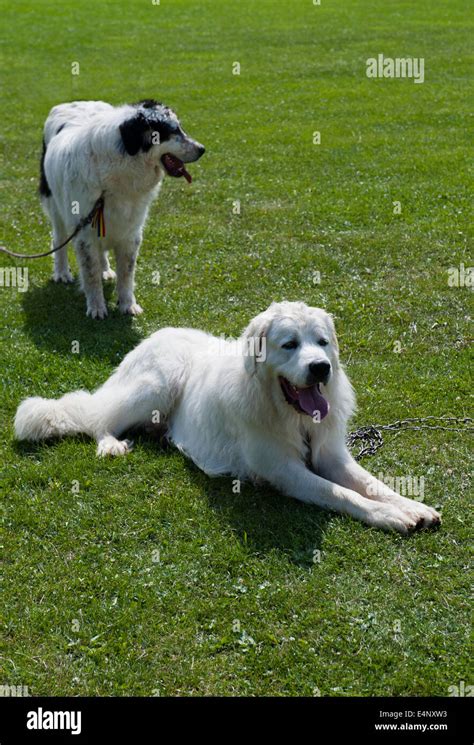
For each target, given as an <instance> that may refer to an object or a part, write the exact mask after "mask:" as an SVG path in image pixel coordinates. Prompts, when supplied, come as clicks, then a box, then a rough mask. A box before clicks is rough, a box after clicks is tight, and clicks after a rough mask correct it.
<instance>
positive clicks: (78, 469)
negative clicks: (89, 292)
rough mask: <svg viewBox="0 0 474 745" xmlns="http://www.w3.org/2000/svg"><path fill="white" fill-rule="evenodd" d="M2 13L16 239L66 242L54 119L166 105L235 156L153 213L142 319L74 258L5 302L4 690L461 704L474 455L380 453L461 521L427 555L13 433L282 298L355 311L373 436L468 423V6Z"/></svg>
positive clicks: (291, 509)
mask: <svg viewBox="0 0 474 745" xmlns="http://www.w3.org/2000/svg"><path fill="white" fill-rule="evenodd" d="M0 7H1V13H2V18H3V20H4V23H3V29H4V30H3V38H2V43H1V47H0V52H1V59H0V62H1V67H2V71H3V73H2V77H3V85H2V90H1V103H2V125H1V136H0V153H1V160H2V164H1V173H2V180H1V200H2V201H1V236H2V241H1V242H2V243H5V244H6V245H8V246H9V247H11V248H13V249H14V250H21V251H24V252H32V251H40V250H45V249H46V248H47V247H48V245H49V226H48V223H47V220H46V218H45V217H44V216H43V215H42V212H41V210H40V206H39V202H38V198H37V192H36V189H37V171H38V158H39V152H40V145H41V130H42V125H43V122H44V119H45V117H46V115H47V113H48V111H49V109H50V107H51V106H52V105H53V104H55V103H58V102H61V101H64V100H70V99H72V98H86V99H94V98H101V99H105V100H107V101H110V102H112V103H119V102H123V101H133V100H137V99H139V98H142V97H147V96H148V97H149V96H156V97H157V98H159V99H162V100H164V101H165V102H167V103H168V104H169V105H171V106H173V107H174V108H176V109H177V111H178V113H179V114H180V116H181V118H182V121H183V124H184V126H185V128H186V129H187V130H188V131H189V132H190V134H192V135H194V136H195V137H196V138H197V139H199V140H200V141H201V142H203V143H204V144H205V145H206V146H207V153H206V155H205V157H204V158H203V159H202V161H200V162H199V163H198V164H195V165H194V166H192V173H193V176H194V182H193V184H192V185H191V186H188V185H187V184H186V183H184V181H183V180H180V181H179V182H177V181H172V180H171V179H168V180H167V182H166V184H165V187H164V189H163V191H162V196H161V198H160V199H159V201H158V202H157V203H156V204H155V205H154V206H153V208H152V210H151V215H150V219H149V222H148V224H147V227H146V232H145V240H144V244H143V248H142V252H141V256H140V260H139V265H138V277H137V298H138V301H139V302H140V303H141V304H142V305H143V306H144V308H145V311H146V312H145V315H144V316H142V317H140V318H139V319H138V320H133V321H132V320H128V319H124V318H123V317H121V316H119V314H118V313H117V311H116V310H112V307H113V302H114V300H113V290H112V288H109V289H108V291H107V292H108V299H109V307H110V309H111V314H110V316H109V318H108V319H107V320H106V321H103V322H94V321H91V320H90V319H86V317H85V302H84V299H83V297H82V296H81V295H80V294H79V292H78V289H77V287H68V288H66V287H57V286H55V285H53V283H52V282H51V281H50V269H51V264H50V260H49V259H42V260H38V261H35V262H31V263H29V264H28V268H29V280H30V288H29V290H28V292H26V293H18V292H17V291H16V290H13V289H8V288H0V302H1V304H2V306H1V313H2V317H3V327H4V328H3V330H4V341H3V348H2V355H1V359H2V382H3V383H4V392H3V395H2V397H1V400H2V402H4V404H5V406H4V416H3V417H2V439H1V459H2V465H3V489H4V499H3V503H4V507H5V512H4V514H5V525H6V531H5V540H4V556H5V580H6V581H5V587H4V592H3V597H2V606H3V610H4V614H5V626H4V629H5V634H4V635H3V637H4V639H3V641H4V644H3V650H2V657H1V658H0V663H1V671H0V683H8V684H11V685H14V684H16V685H27V686H28V687H29V690H30V693H31V694H32V695H60V694H63V695H74V694H91V695H95V694H101V695H111V694H116V695H127V694H128V695H154V694H155V695H156V694H159V695H173V696H176V695H246V694H248V695H264V694H266V695H314V694H315V692H317V689H319V691H320V693H321V695H329V696H333V695H339V696H344V695H430V694H431V695H439V696H442V695H447V693H448V686H450V685H458V684H459V681H460V680H465V681H466V683H468V682H472V681H470V680H469V672H468V649H467V638H468V630H469V623H468V616H469V609H468V604H469V578H468V573H467V568H468V560H469V559H468V535H469V528H470V526H469V521H468V472H469V466H468V453H469V448H468V445H469V443H468V442H467V438H466V437H463V436H461V435H459V434H457V433H449V432H433V433H429V434H426V433H420V432H405V433H403V434H400V435H398V436H392V437H387V441H386V444H385V447H384V448H383V449H382V450H380V451H379V452H378V453H377V454H376V455H375V456H373V457H368V458H366V459H365V460H364V465H365V466H366V467H367V468H369V469H370V470H372V471H373V472H374V473H379V472H383V473H386V474H392V475H407V474H412V475H416V476H419V477H421V476H423V477H424V478H425V492H426V500H427V502H428V503H429V504H432V505H433V506H437V507H439V508H440V509H441V510H442V513H443V526H442V528H441V530H440V531H439V532H437V533H433V534H417V535H415V536H414V537H412V538H410V539H403V538H401V537H399V536H396V535H389V534H384V533H382V532H377V531H375V530H372V529H369V528H367V527H365V526H363V525H361V524H358V523H356V522H354V521H351V520H350V519H348V518H341V517H337V516H335V515H331V514H329V513H325V512H322V511H320V510H318V509H317V508H312V507H309V506H305V505H303V504H299V503H297V502H296V501H291V500H289V499H287V498H285V497H283V496H281V495H279V494H277V493H275V492H274V491H272V490H271V489H269V488H265V487H258V488H257V487H253V486H251V485H245V486H244V487H243V490H242V493H241V494H240V495H236V494H233V492H232V483H231V480H230V479H217V480H211V479H208V478H207V477H206V476H205V475H204V474H202V473H201V472H199V471H198V470H197V469H196V468H195V467H194V466H193V465H192V464H190V463H189V462H188V461H186V460H185V459H184V458H183V456H182V455H180V454H179V453H177V452H176V451H173V450H172V449H168V450H163V449H162V448H160V447H159V446H158V445H157V444H155V443H154V442H153V441H151V440H149V439H146V438H145V437H143V438H138V440H137V441H136V447H135V450H134V452H133V453H132V454H131V455H130V456H129V457H127V458H124V459H117V460H100V461H99V460H98V459H96V457H95V444H94V443H93V442H91V441H88V440H86V439H69V440H64V441H61V442H56V443H54V444H45V445H39V446H30V445H19V444H16V443H15V441H14V439H13V434H12V426H11V424H12V418H13V416H14V412H15V409H16V406H17V405H18V403H19V401H20V400H21V399H22V398H24V397H25V396H28V395H32V394H35V395H46V396H59V395H61V394H62V393H64V392H66V391H69V390H73V389H76V388H79V387H84V388H93V387H94V386H97V385H98V384H99V383H101V382H102V381H103V380H104V379H105V378H106V376H108V374H109V373H110V372H111V370H112V369H113V367H114V366H115V365H116V364H117V363H118V362H119V360H120V358H121V357H122V356H123V354H124V353H125V352H127V351H128V350H129V349H131V348H132V347H133V346H134V345H135V344H136V342H137V341H138V340H140V339H142V338H143V337H145V336H146V335H147V334H148V333H150V332H152V331H154V330H155V329H157V328H158V327H160V326H163V325H192V326H197V327H200V328H206V329H208V330H210V331H212V332H214V333H216V334H221V333H225V334H237V333H239V332H240V330H241V329H242V328H243V326H244V325H245V324H246V323H247V321H248V320H249V319H250V318H251V317H252V316H253V315H254V314H256V313H257V312H259V311H260V310H262V309H263V308H265V307H266V306H267V305H268V304H269V302H270V301H271V300H273V299H282V298H287V299H292V300H295V299H301V300H304V301H306V302H308V303H311V304H314V305H320V306H323V307H326V308H327V309H328V310H330V311H331V312H332V313H334V315H335V316H336V320H337V325H338V330H339V337H340V343H341V348H342V357H343V359H344V360H345V361H346V363H347V370H348V372H349V375H350V377H351V379H352V381H353V383H354V385H355V388H356V391H357V395H358V401H359V412H358V415H357V417H356V419H355V421H354V426H356V425H362V424H368V423H372V422H390V421H393V420H395V419H398V418H401V417H405V416H426V415H433V414H434V415H442V414H451V415H466V414H468V412H469V406H468V399H469V395H470V381H469V379H468V375H467V369H468V342H469V330H468V318H467V316H468V313H469V307H468V304H469V303H470V301H471V300H472V294H470V291H469V289H468V288H466V287H459V288H451V287H448V284H447V270H448V268H449V267H452V266H457V265H459V263H460V262H463V263H464V264H465V265H466V266H469V265H470V264H472V256H470V255H469V248H468V232H469V218H470V215H469V206H468V205H469V201H468V195H469V176H468V167H467V158H466V150H467V147H468V143H469V142H470V137H471V136H472V135H470V133H469V132H468V129H467V126H466V121H467V117H468V111H469V109H470V103H469V88H468V73H469V59H468V51H469V46H470V38H471V33H472V28H471V29H469V27H468V7H469V6H468V3H467V0H466V2H464V1H463V0H450V1H449V2H436V3H435V2H432V1H431V0H418V2H416V3H413V2H408V1H405V2H403V0H402V1H397V2H393V1H387V0H371V2H369V1H365V2H364V1H363V0H355V1H353V2H351V3H347V2H346V0H331V2H329V0H323V2H322V5H321V6H320V7H315V6H313V5H312V3H311V1H310V0H291V2H283V1H282V2H277V1H276V0H275V1H274V2H270V0H259V2H254V1H253V0H240V1H239V2H235V1H234V0H229V1H226V0H223V1H222V2H217V0H199V1H198V0H186V1H185V0H174V1H173V2H169V1H168V0H162V3H161V5H160V6H153V5H152V3H151V1H147V0H141V1H140V2H139V1H138V0H134V1H130V0H129V1H128V2H102V3H99V2H92V0H83V2H80V3H77V2H72V1H70V0H67V1H66V0H63V2H61V3H56V2H49V1H47V0H43V1H42V2H25V1H24V0H16V2H15V3H14V4H12V3H7V2H4V1H2V2H1V3H0ZM378 53H383V54H385V56H392V57H397V56H398V57H406V56H414V57H424V58H425V83H424V84H423V85H415V84H414V83H413V82H412V81H410V80H369V79H367V78H366V76H365V60H366V59H367V58H368V57H371V56H376V55H377V54H378ZM74 61H78V62H79V63H80V75H79V76H76V77H73V76H71V63H72V62H74ZM235 61H239V62H240V64H241V74H240V76H234V75H232V64H233V62H235ZM315 130H319V131H320V132H321V137H322V143H321V145H319V146H317V145H313V143H312V135H313V132H314V131H315ZM237 199H238V200H240V202H241V214H240V215H234V214H233V212H232V203H233V201H234V200H237ZM395 200H399V201H401V203H402V213H401V214H400V215H396V214H393V205H392V202H393V201H395ZM10 264H15V265H18V266H24V263H23V262H21V261H18V262H13V261H10V260H9V259H7V258H5V257H2V259H1V266H2V267H6V266H9V265H10ZM154 271H159V272H160V273H161V285H160V286H159V287H156V286H155V285H154V284H153V281H152V280H153V272H154ZM317 271H319V272H321V282H320V284H315V283H314V281H313V277H314V272H317ZM73 340H77V341H79V342H80V353H79V354H72V353H71V343H72V341H73ZM396 340H399V341H400V342H401V345H402V351H401V352H400V353H399V354H397V353H394V352H393V349H394V342H395V341H396ZM75 482H79V492H78V493H76V492H75V491H74V485H75ZM315 551H320V552H321V554H320V562H314V561H313V557H314V556H317V554H314V552H315ZM156 552H159V561H158V560H157V559H158V555H157V553H156ZM239 624H240V626H239ZM398 624H400V628H401V633H398V634H397V633H395V631H394V629H395V628H398ZM239 629H240V630H239Z"/></svg>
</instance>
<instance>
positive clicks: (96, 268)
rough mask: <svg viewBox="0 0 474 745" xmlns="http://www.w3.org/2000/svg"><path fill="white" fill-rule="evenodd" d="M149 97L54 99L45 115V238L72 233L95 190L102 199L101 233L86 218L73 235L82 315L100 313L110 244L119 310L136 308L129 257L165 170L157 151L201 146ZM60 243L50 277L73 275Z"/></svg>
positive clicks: (187, 157) (190, 157) (186, 157)
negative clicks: (163, 132) (48, 231)
mask: <svg viewBox="0 0 474 745" xmlns="http://www.w3.org/2000/svg"><path fill="white" fill-rule="evenodd" d="M150 103H153V104H154V105H153V106H151V105H147V106H141V105H140V104H136V105H124V106H117V107H114V106H111V105H110V104H108V103H105V102H103V101H76V102H73V103H67V104H60V105H59V106H55V107H54V108H53V109H52V110H51V112H50V114H49V116H48V118H47V120H46V123H45V127H44V154H43V160H42V186H40V193H41V201H42V204H43V208H44V210H45V212H46V214H47V215H48V217H49V218H50V220H51V224H52V234H53V240H52V246H53V247H55V246H58V245H60V244H61V243H63V241H65V240H66V238H68V237H69V236H70V235H71V234H72V233H73V231H74V229H75V227H76V225H77V224H78V222H79V220H80V219H81V218H84V217H86V216H87V215H88V214H89V213H90V212H91V210H92V208H93V206H94V204H95V202H96V201H97V199H98V198H99V197H100V196H101V195H104V199H105V208H104V217H105V229H106V236H105V238H102V237H101V238H99V237H98V236H97V230H96V228H93V227H92V226H87V227H85V228H84V229H83V230H81V231H80V233H79V234H78V236H77V237H76V238H75V239H74V241H73V244H74V249H75V252H76V256H77V261H78V265H79V270H80V279H81V286H82V289H83V291H84V293H85V295H86V300H87V315H90V316H91V317H92V318H103V317H104V316H106V315H107V308H106V304H105V300H104V294H103V289H102V279H113V278H115V272H114V271H113V270H112V269H111V267H110V264H109V260H108V251H109V250H112V251H113V252H114V254H115V259H116V269H117V293H118V304H119V308H120V310H121V311H122V312H123V313H129V314H131V315H137V314H139V313H141V312H142V309H141V307H140V306H139V305H138V303H137V301H136V299H135V295H134V274H135V263H136V258H137V255H138V251H139V248H140V244H141V241H142V234H143V227H144V224H145V221H146V218H147V214H148V209H149V207H150V204H151V202H152V201H153V199H155V198H156V197H157V196H158V193H159V190H160V188H161V184H162V181H163V178H164V175H165V172H166V171H165V168H164V165H163V162H162V160H161V159H162V157H163V156H164V155H165V154H166V153H168V154H171V155H174V156H176V157H178V158H180V159H181V160H182V161H183V162H186V163H187V162H191V161H194V160H197V158H199V157H200V155H202V153H203V152H204V148H203V146H202V145H200V144H199V143H198V142H196V141H195V140H192V139H191V138H190V137H188V135H186V134H185V133H184V132H183V130H182V129H181V127H180V124H179V121H178V119H177V117H176V114H175V113H174V112H173V111H172V110H171V109H168V108H167V107H165V106H163V105H161V104H156V102H150ZM160 125H164V126H166V128H167V137H166V139H161V140H160V138H159V137H157V136H156V127H157V126H160ZM124 126H125V129H124ZM154 127H155V130H154V129H153V128H154ZM154 135H155V136H154ZM131 138H132V139H131ZM158 140H160V141H158ZM48 192H49V193H48ZM67 250H68V246H65V247H64V248H62V249H60V250H59V251H57V252H56V253H55V254H54V279H55V281H57V282H66V283H68V282H72V281H73V277H72V275H71V272H70V270H69V266H68V259H67Z"/></svg>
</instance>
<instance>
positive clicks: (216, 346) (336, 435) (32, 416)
mask: <svg viewBox="0 0 474 745" xmlns="http://www.w3.org/2000/svg"><path fill="white" fill-rule="evenodd" d="M290 338H297V340H298V347H297V348H296V349H290V350H289V349H285V348H283V346H282V345H284V344H285V342H288V339H290ZM255 339H256V340H260V341H261V340H262V339H265V341H266V349H264V351H265V355H264V354H263V353H262V351H263V350H260V349H259V347H258V345H255V344H251V343H250V342H251V341H253V340H255ZM323 342H324V343H326V342H327V345H325V346H321V344H322V343H323ZM259 351H260V357H259V356H258V352H259ZM264 357H265V359H264ZM321 361H322V362H325V363H329V364H330V366H331V373H330V377H329V379H328V380H327V382H326V384H325V385H324V386H323V388H322V392H323V395H324V398H325V399H326V400H327V401H328V402H329V405H330V409H329V413H328V414H327V416H325V417H324V418H323V419H321V421H319V422H318V421H317V419H318V417H311V416H308V415H306V414H303V413H301V412H298V411H297V410H295V409H294V408H293V406H291V405H290V404H289V403H288V402H287V400H286V398H285V396H284V394H283V391H282V388H281V384H280V381H281V378H282V377H283V378H285V379H287V380H288V381H290V382H291V383H292V384H294V385H295V386H297V387H305V386H306V385H307V380H308V366H309V364H310V363H314V362H315V363H319V362H321ZM353 409H354V394H353V390H352V387H351V384H350V383H349V380H348V378H347V376H346V374H345V372H344V370H343V368H342V366H341V364H340V362H339V354H338V344H337V340H336V334H335V330H334V324H333V321H332V318H331V316H329V315H328V314H327V313H325V312H324V311H323V310H321V309H318V308H310V307H308V306H307V305H305V304H304V303H289V302H282V303H278V304H277V303H272V305H271V306H270V307H269V308H268V309H267V310H266V311H264V312H263V313H261V314H260V315H259V316H257V317H256V318H254V319H253V321H251V323H250V324H249V326H248V328H247V329H246V330H245V331H244V333H243V335H242V336H241V337H240V339H239V340H238V343H236V341H235V340H234V341H227V340H222V339H216V337H212V336H210V335H209V334H206V333H205V332H203V331H197V330H192V329H187V328H164V329H161V330H160V331H157V332H156V333H154V334H153V335H152V336H150V337H149V338H148V339H146V340H145V341H143V342H142V343H141V344H139V345H138V346H137V347H136V348H135V349H134V350H133V351H132V352H130V353H129V354H127V356H126V357H125V358H124V360H123V361H122V363H121V364H120V366H119V367H118V369H117V370H116V371H115V372H114V373H113V374H112V376H111V377H110V378H109V379H108V380H107V382H106V383H105V384H104V385H103V386H102V387H101V388H99V389H98V390H97V391H96V392H95V393H93V394H90V393H87V392H85V391H77V392H75V393H69V394H67V395H65V396H63V397H62V398H60V399H59V400H51V399H44V398H29V399H26V400H25V401H23V403H22V404H21V405H20V407H19V408H18V411H17V414H16V419H15V432H16V436H17V437H18V438H19V439H29V440H41V439H44V438H48V437H52V436H61V435H67V434H71V433H79V432H84V433H87V434H88V435H90V436H91V437H94V438H95V439H96V440H97V442H98V454H99V455H120V454H124V453H126V452H128V451H129V450H130V449H131V443H130V442H129V441H128V440H119V439H117V438H118V437H119V436H120V435H121V434H123V433H124V432H126V431H127V430H129V429H130V428H132V427H136V426H146V425H149V424H151V423H152V422H153V421H156V420H157V418H158V417H159V418H160V421H161V424H162V425H165V427H166V429H167V433H168V437H169V438H170V439H171V441H172V442H174V444H175V445H176V446H177V447H178V448H180V449H181V450H182V451H183V452H184V453H186V454H187V455H188V456H189V457H190V458H191V459H192V460H193V461H194V462H195V463H196V464H197V465H198V466H199V467H200V468H201V469H202V470H203V471H205V473H207V474H209V475H210V476H216V475H221V474H232V475H233V476H236V477H238V478H239V479H252V480H257V479H263V480H265V481H267V482H269V483H270V484H272V485H273V486H274V487H276V488H277V489H279V490H280V491H282V492H284V493H285V494H286V495H288V496H291V497H295V498H297V499H300V500H302V501H303V502H310V503H312V504H316V505H319V506H320V507H324V508H327V509H330V510H334V511H336V512H341V513H345V514H348V515H351V516H352V517H354V518H357V519H359V520H362V521H363V522H365V523H367V524H368V525H373V526H376V527H379V528H385V529H393V530H397V531H399V532H400V533H404V534H406V533H409V532H411V531H413V530H414V529H415V528H419V527H432V526H435V525H437V524H438V523H439V522H440V517H439V515H438V514H437V513H436V512H435V510H433V509H432V508H430V507H428V506H426V505H424V504H421V503H419V502H415V501H413V500H410V499H406V498H405V497H402V496H400V495H399V494H396V493H395V492H393V491H392V490H391V489H389V488H388V487H387V486H385V484H383V483H381V482H379V481H377V479H375V478H374V477H373V476H371V475H370V474H369V473H368V472H367V471H365V470H364V469H363V468H362V467H361V466H360V465H358V464H357V463H356V462H355V461H354V459H353V458H352V456H351V455H350V453H349V451H348V449H347V447H346V442H345V439H346V427H347V421H348V419H349V417H350V416H351V413H352V411H353ZM158 412H159V413H158ZM308 443H309V445H308ZM308 448H309V450H308ZM308 455H309V460H310V467H308V463H307V462H306V461H307V456H308ZM373 495H375V496H373Z"/></svg>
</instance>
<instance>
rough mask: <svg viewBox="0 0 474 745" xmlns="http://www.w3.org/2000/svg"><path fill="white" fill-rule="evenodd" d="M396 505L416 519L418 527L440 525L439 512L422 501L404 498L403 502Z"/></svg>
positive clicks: (435, 526)
mask: <svg viewBox="0 0 474 745" xmlns="http://www.w3.org/2000/svg"><path fill="white" fill-rule="evenodd" d="M397 507H398V508H399V509H401V510H402V512H404V513H405V514H407V515H408V516H409V517H411V519H412V520H417V521H418V527H419V528H438V527H439V526H440V525H441V515H440V514H439V512H436V510H435V509H433V507H429V506H428V505H426V504H423V503H422V502H415V500H414V499H404V500H403V503H401V504H397ZM420 521H421V522H420Z"/></svg>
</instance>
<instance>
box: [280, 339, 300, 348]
mask: <svg viewBox="0 0 474 745" xmlns="http://www.w3.org/2000/svg"><path fill="white" fill-rule="evenodd" d="M297 346H298V341H297V339H291V341H287V342H285V344H282V345H281V348H282V349H296V347H297Z"/></svg>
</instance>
